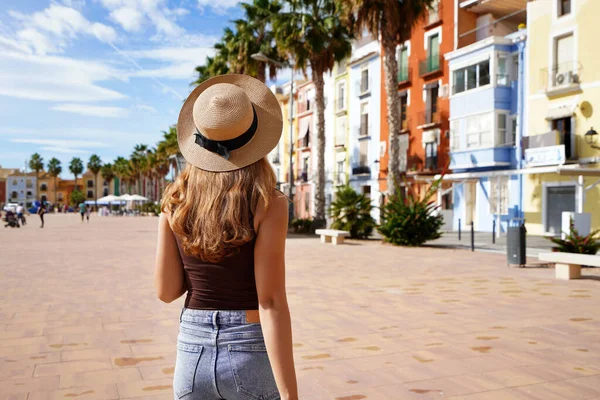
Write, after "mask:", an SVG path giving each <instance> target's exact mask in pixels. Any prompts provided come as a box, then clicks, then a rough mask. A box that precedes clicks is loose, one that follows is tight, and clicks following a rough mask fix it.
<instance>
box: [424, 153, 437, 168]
mask: <svg viewBox="0 0 600 400" xmlns="http://www.w3.org/2000/svg"><path fill="white" fill-rule="evenodd" d="M425 169H427V170H430V171H435V170H437V169H438V156H429V157H425Z"/></svg>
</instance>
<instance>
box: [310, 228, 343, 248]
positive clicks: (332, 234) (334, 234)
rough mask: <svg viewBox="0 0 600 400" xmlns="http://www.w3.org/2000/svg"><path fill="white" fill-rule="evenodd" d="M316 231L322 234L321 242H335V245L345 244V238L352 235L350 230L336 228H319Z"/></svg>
mask: <svg viewBox="0 0 600 400" xmlns="http://www.w3.org/2000/svg"><path fill="white" fill-rule="evenodd" d="M315 233H316V234H317V235H321V243H333V245H334V246H337V245H338V244H343V243H344V238H347V237H350V232H346V231H338V230H336V229H317V230H316V231H315Z"/></svg>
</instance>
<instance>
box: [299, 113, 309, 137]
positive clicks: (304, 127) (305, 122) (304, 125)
mask: <svg viewBox="0 0 600 400" xmlns="http://www.w3.org/2000/svg"><path fill="white" fill-rule="evenodd" d="M309 130H310V118H302V119H301V120H300V129H299V130H298V140H301V139H304V137H305V136H306V134H307V133H308V131H309Z"/></svg>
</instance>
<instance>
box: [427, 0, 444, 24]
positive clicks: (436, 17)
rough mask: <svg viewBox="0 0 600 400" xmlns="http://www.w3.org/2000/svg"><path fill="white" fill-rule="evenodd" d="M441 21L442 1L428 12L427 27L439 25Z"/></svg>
mask: <svg viewBox="0 0 600 400" xmlns="http://www.w3.org/2000/svg"><path fill="white" fill-rule="evenodd" d="M434 3H435V2H434ZM441 20H442V1H441V0H440V1H438V2H437V4H435V5H434V6H433V7H432V8H430V9H429V10H427V26H430V25H433V24H437V23H438V22H440V21H441Z"/></svg>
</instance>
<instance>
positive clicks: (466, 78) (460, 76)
mask: <svg viewBox="0 0 600 400" xmlns="http://www.w3.org/2000/svg"><path fill="white" fill-rule="evenodd" d="M453 79H454V94H457V93H461V92H464V91H465V90H471V89H476V88H478V87H482V86H485V85H489V83H490V60H489V59H488V60H485V61H482V62H480V63H477V64H474V65H470V66H468V67H465V68H460V69H457V70H455V71H454V72H453Z"/></svg>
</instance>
